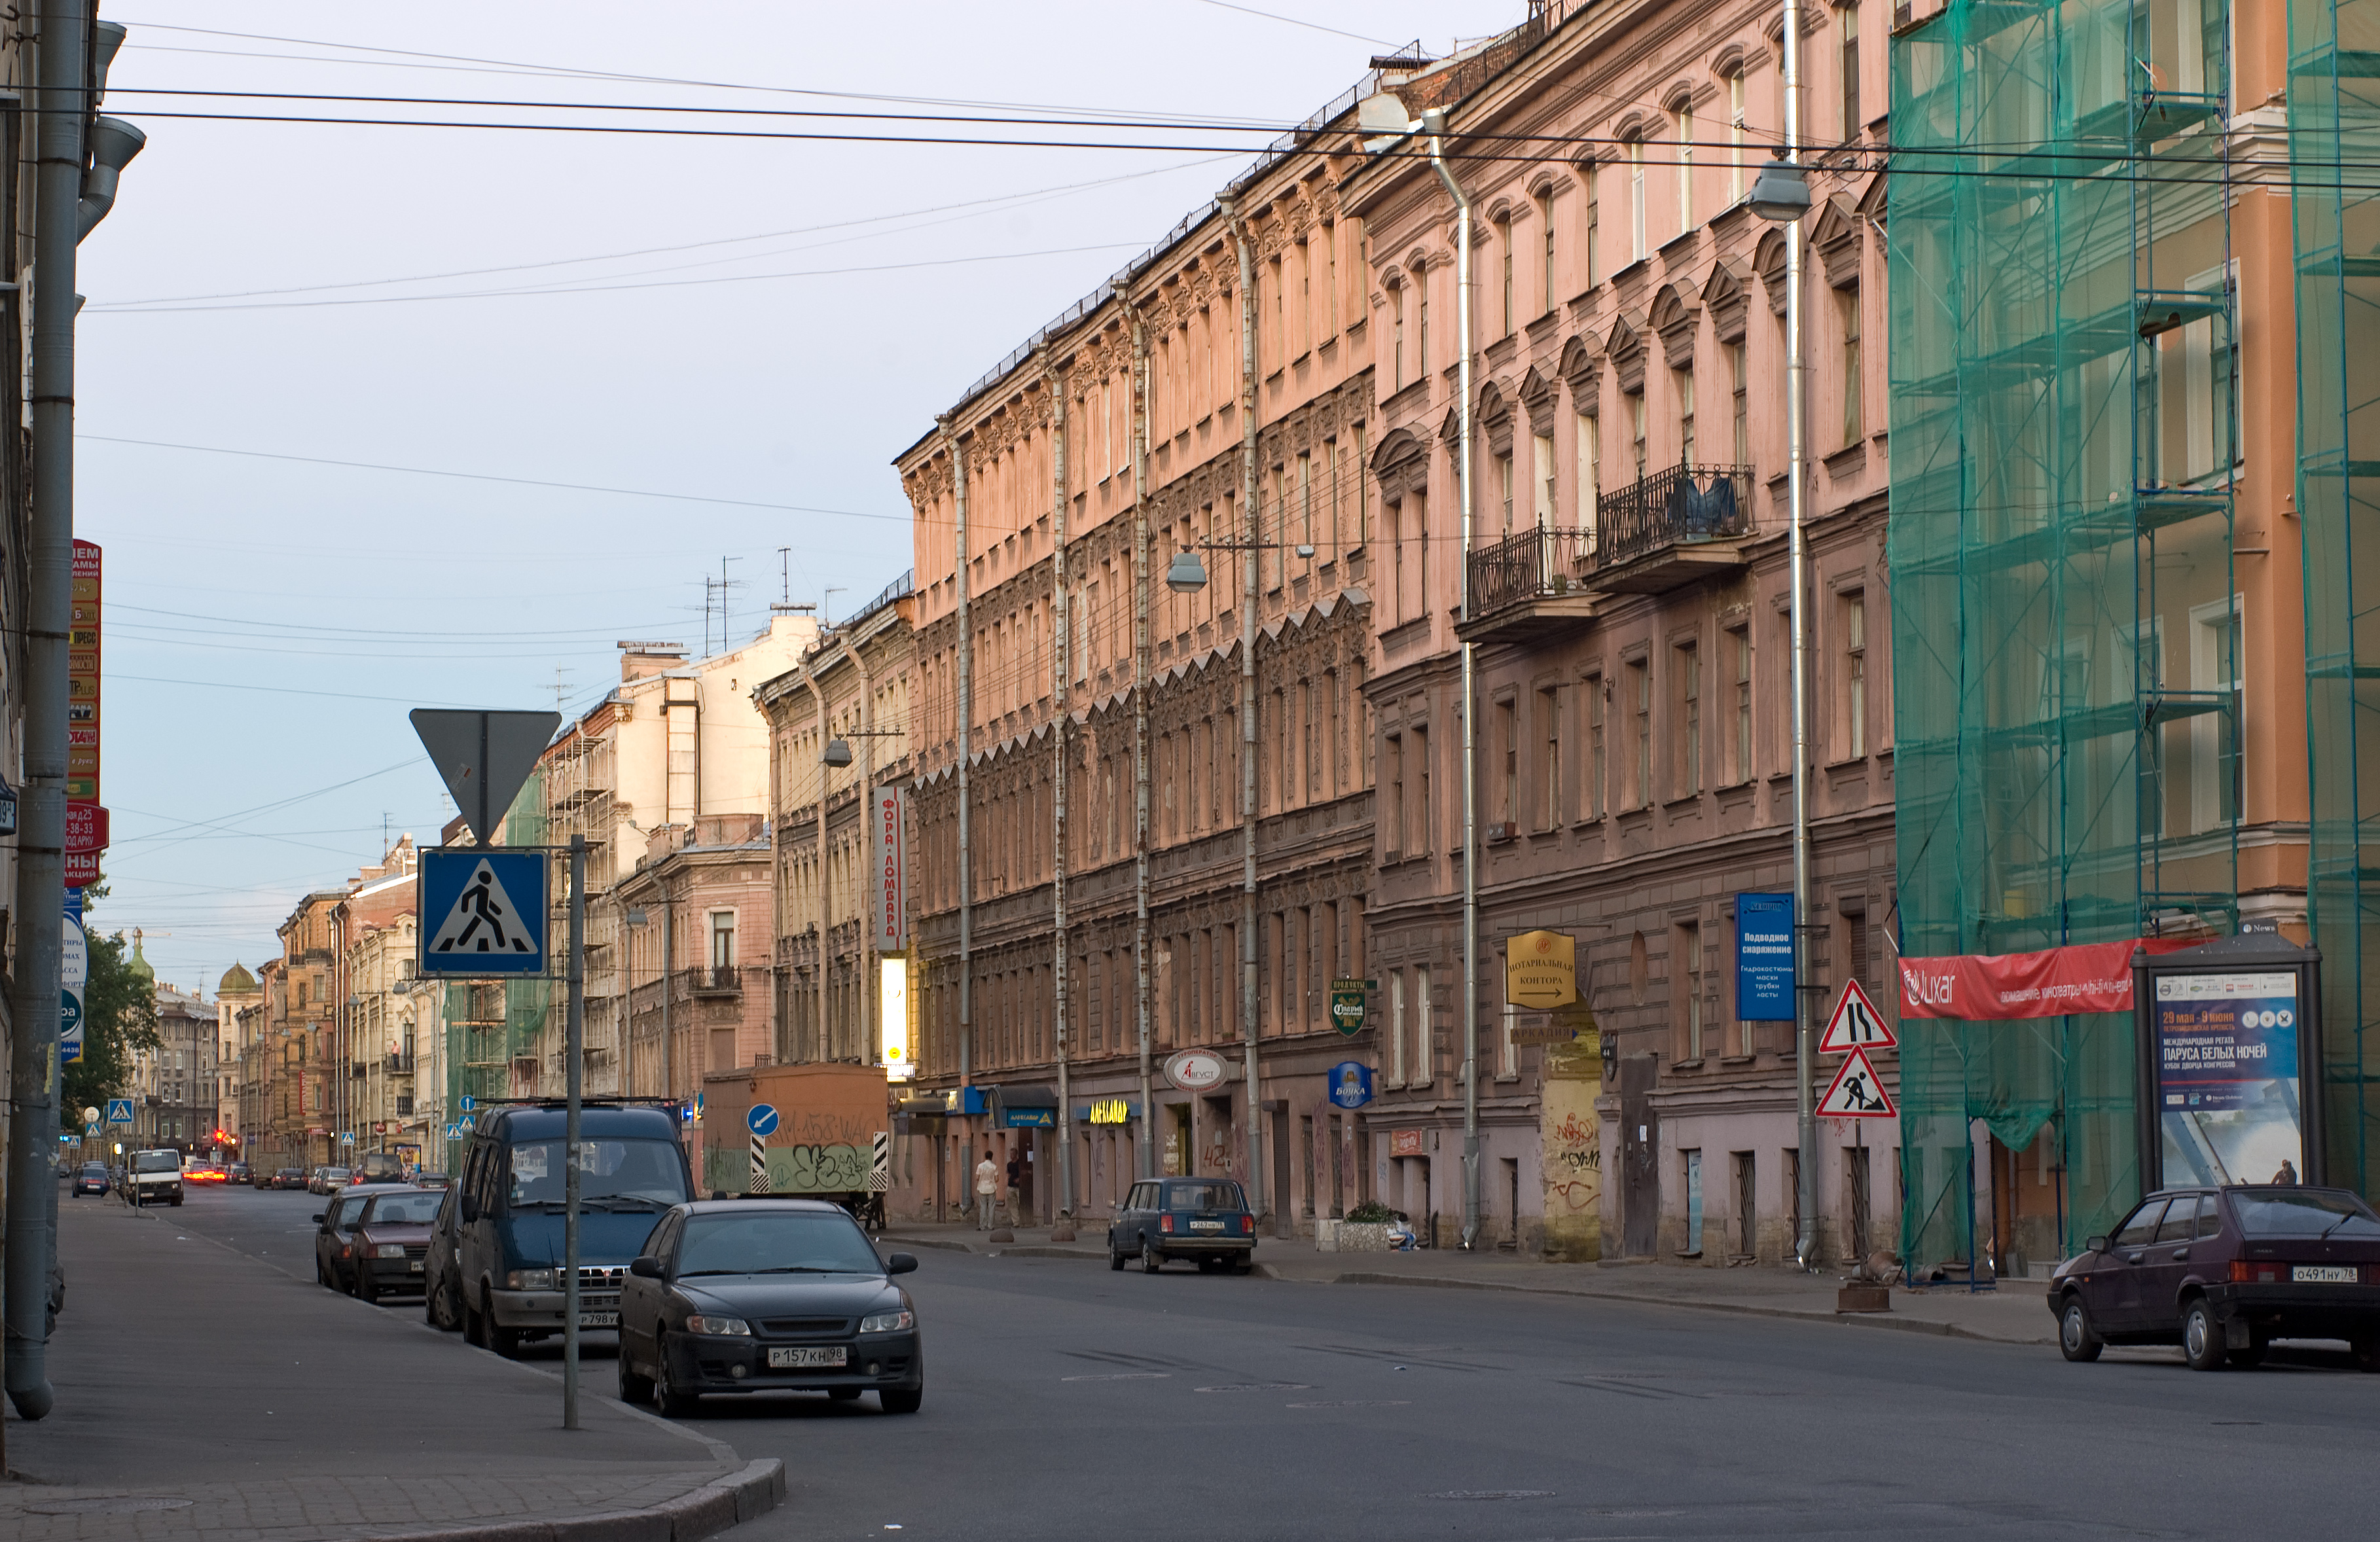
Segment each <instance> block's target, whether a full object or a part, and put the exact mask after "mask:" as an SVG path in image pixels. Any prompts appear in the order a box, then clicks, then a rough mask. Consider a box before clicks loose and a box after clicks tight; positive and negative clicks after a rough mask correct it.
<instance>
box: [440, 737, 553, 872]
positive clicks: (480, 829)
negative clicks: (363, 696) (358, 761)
mask: <svg viewBox="0 0 2380 1542" xmlns="http://www.w3.org/2000/svg"><path fill="white" fill-rule="evenodd" d="M411 715H412V718H413V731H414V732H415V733H416V734H419V735H421V747H422V748H424V749H426V750H428V751H429V752H430V763H431V765H433V766H435V767H437V768H438V774H439V776H440V777H442V778H443V779H444V781H445V783H446V790H447V791H448V792H449V793H451V794H453V795H454V796H455V811H456V812H457V813H459V814H461V815H462V816H463V820H464V822H466V823H467V824H468V825H469V826H470V827H471V833H472V834H474V835H476V836H478V837H479V838H480V844H481V845H486V844H488V843H489V842H490V841H492V840H493V839H494V838H495V829H496V821H497V820H501V819H503V818H504V810H506V809H508V808H510V807H512V806H513V799H514V798H516V797H517V796H519V795H520V790H521V783H524V782H527V781H528V773H529V772H530V771H534V770H536V769H537V758H538V757H539V756H540V755H541V754H543V753H544V752H545V747H546V746H547V745H549V744H551V743H553V731H554V730H555V729H556V728H559V727H561V726H562V714H561V713H560V712H468V711H445V710H439V709H437V708H433V707H416V708H415V709H414V710H413V712H412V714H411Z"/></svg>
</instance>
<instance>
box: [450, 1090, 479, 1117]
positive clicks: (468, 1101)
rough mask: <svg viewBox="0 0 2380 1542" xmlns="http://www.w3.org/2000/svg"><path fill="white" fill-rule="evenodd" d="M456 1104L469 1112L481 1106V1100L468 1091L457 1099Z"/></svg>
mask: <svg viewBox="0 0 2380 1542" xmlns="http://www.w3.org/2000/svg"><path fill="white" fill-rule="evenodd" d="M479 1106H480V1100H479V1099H476V1098H474V1097H472V1096H471V1095H470V1094H469V1093H468V1092H467V1093H465V1094H463V1096H461V1097H460V1098H457V1099H455V1107H456V1108H459V1109H461V1110H462V1111H464V1112H465V1113H468V1112H470V1111H472V1110H473V1109H476V1108H478V1107H479Z"/></svg>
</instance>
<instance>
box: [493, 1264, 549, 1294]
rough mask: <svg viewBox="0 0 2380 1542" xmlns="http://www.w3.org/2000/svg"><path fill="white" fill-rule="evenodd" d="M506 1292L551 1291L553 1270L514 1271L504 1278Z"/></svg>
mask: <svg viewBox="0 0 2380 1542" xmlns="http://www.w3.org/2000/svg"><path fill="white" fill-rule="evenodd" d="M504 1289H506V1290H508V1291H550V1290H552V1289H553V1270H552V1269H515V1270H513V1271H512V1272H511V1273H510V1274H507V1275H505V1276H504Z"/></svg>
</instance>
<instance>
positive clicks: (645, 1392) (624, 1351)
mask: <svg viewBox="0 0 2380 1542" xmlns="http://www.w3.org/2000/svg"><path fill="white" fill-rule="evenodd" d="M652 1398H653V1378H651V1377H650V1376H638V1375H637V1372H636V1369H635V1367H634V1366H630V1365H629V1364H628V1345H627V1343H626V1342H625V1340H623V1341H622V1342H621V1344H620V1401H621V1402H629V1403H636V1402H651V1401H652Z"/></svg>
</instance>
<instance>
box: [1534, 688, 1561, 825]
mask: <svg viewBox="0 0 2380 1542" xmlns="http://www.w3.org/2000/svg"><path fill="white" fill-rule="evenodd" d="M1537 732H1538V734H1539V735H1541V736H1542V737H1543V739H1544V741H1545V757H1544V759H1542V760H1541V761H1540V762H1539V764H1538V766H1537V776H1538V784H1539V785H1540V786H1542V787H1544V788H1545V796H1546V807H1545V820H1544V823H1543V825H1542V826H1541V828H1543V829H1546V830H1559V829H1560V828H1561V816H1562V807H1561V786H1562V760H1561V688H1560V686H1547V687H1546V688H1545V689H1543V690H1541V691H1539V692H1538V693H1537Z"/></svg>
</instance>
